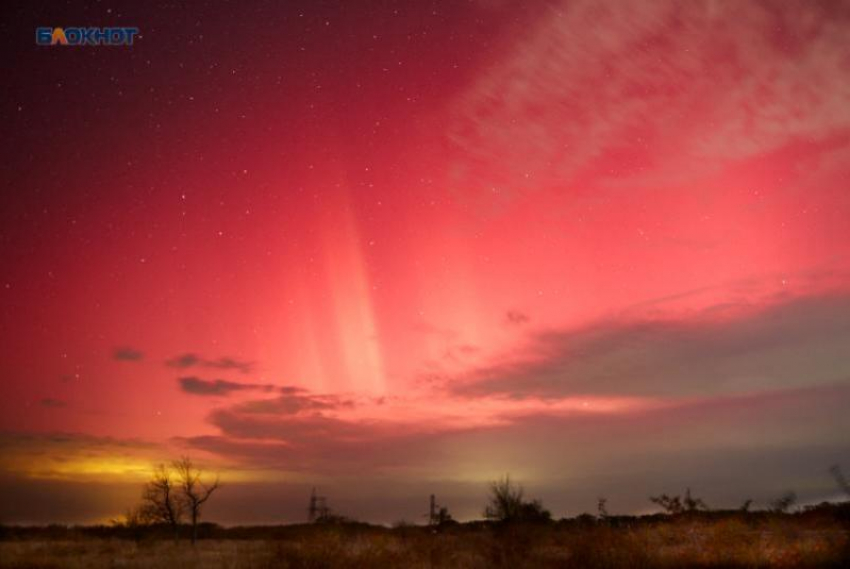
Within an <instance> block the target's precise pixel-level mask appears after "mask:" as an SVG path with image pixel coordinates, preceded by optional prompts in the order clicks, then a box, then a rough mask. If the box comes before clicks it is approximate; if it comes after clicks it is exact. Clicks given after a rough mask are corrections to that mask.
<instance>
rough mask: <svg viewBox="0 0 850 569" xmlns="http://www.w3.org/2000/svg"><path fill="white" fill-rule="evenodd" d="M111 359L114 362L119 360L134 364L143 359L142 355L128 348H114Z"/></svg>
mask: <svg viewBox="0 0 850 569" xmlns="http://www.w3.org/2000/svg"><path fill="white" fill-rule="evenodd" d="M112 357H113V358H115V359H116V360H121V361H125V362H136V361H139V360H141V359H142V358H143V357H144V354H143V353H142V352H140V351H139V350H137V349H135V348H131V347H129V346H121V347H118V348H115V350H114V351H113V352H112Z"/></svg>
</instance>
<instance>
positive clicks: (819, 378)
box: [444, 295, 850, 399]
mask: <svg viewBox="0 0 850 569" xmlns="http://www.w3.org/2000/svg"><path fill="white" fill-rule="evenodd" d="M731 310H732V313H731V314H727V313H726V311H725V309H721V310H712V309H711V308H709V309H706V310H705V311H704V312H703V313H700V314H698V315H692V316H690V317H688V318H685V319H678V320H677V319H660V320H651V319H650V320H625V321H621V320H608V321H603V322H599V323H596V324H593V325H590V326H587V327H584V328H581V329H569V330H555V331H546V332H540V333H536V334H534V335H533V336H531V337H530V339H529V341H528V343H527V344H526V345H525V346H524V347H522V348H519V349H517V350H516V351H515V352H513V353H511V354H508V355H506V356H504V357H502V358H500V359H499V360H498V361H495V362H492V363H491V364H489V365H486V366H483V367H480V368H478V369H475V370H473V371H471V372H469V373H467V374H465V375H464V376H461V377H450V378H444V385H445V387H446V389H448V390H449V391H451V392H452V393H453V394H455V395H459V396H467V397H481V396H501V397H507V398H514V399H522V398H553V399H557V398H562V397H576V396H586V395H636V396H653V397H683V396H702V397H705V396H712V395H720V394H729V393H746V392H752V391H757V390H761V389H778V388H784V387H799V386H810V385H818V384H824V383H829V382H833V381H837V380H840V379H841V378H844V377H848V376H850V358H848V357H847V351H846V346H848V345H850V297H847V296H842V295H826V296H819V297H809V298H797V299H792V300H784V301H782V300H777V301H775V302H774V303H772V304H769V305H767V306H751V307H746V306H744V307H740V306H734V307H732V308H731Z"/></svg>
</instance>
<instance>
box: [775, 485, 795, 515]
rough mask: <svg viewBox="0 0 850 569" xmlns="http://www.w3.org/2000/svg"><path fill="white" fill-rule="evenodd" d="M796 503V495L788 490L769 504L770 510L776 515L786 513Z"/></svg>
mask: <svg viewBox="0 0 850 569" xmlns="http://www.w3.org/2000/svg"><path fill="white" fill-rule="evenodd" d="M796 502H797V494H796V492H793V491H791V490H789V491H788V492H786V493H785V494H783V495H782V496H780V497H779V498H777V499H776V500H773V501H772V502H771V503H770V510H771V511H772V512H774V513H776V514H784V513H786V512H787V511H788V510H789V509H790V508H791V506H793V505H794V504H795V503H796Z"/></svg>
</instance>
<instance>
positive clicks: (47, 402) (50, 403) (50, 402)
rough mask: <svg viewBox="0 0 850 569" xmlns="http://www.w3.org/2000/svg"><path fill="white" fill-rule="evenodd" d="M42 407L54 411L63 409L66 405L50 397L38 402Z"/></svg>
mask: <svg viewBox="0 0 850 569" xmlns="http://www.w3.org/2000/svg"><path fill="white" fill-rule="evenodd" d="M38 404H39V405H41V406H42V407H49V408H52V409H55V408H57V407H64V406H65V405H66V403H65V402H64V401H62V400H61V399H54V398H52V397H45V398H44V399H42V400H41V401H39V402H38Z"/></svg>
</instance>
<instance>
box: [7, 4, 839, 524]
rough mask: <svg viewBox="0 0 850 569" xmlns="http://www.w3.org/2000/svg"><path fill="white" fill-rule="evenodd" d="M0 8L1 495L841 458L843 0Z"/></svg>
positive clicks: (410, 511) (695, 483) (591, 475)
mask: <svg viewBox="0 0 850 569" xmlns="http://www.w3.org/2000/svg"><path fill="white" fill-rule="evenodd" d="M2 11H3V14H2V17H0V31H2V39H0V45H2V48H3V52H4V53H5V54H6V56H5V57H4V58H3V59H4V62H5V63H4V66H3V86H4V89H3V91H4V96H3V97H2V102H0V118H2V125H3V128H2V132H3V136H2V141H3V148H2V168H0V307H2V310H0V522H4V523H10V522H32V523H46V522H54V521H55V522H86V523H90V522H97V521H104V520H107V519H109V518H111V517H115V516H117V515H119V514H120V513H121V512H123V511H125V510H126V509H127V508H128V507H129V506H131V505H132V504H133V503H134V502H136V501H138V498H139V493H140V486H141V484H142V483H143V482H144V480H145V478H146V476H147V472H148V469H149V468H150V466H151V465H152V464H154V463H157V462H162V461H168V460H171V459H173V458H176V457H179V456H180V455H183V454H188V455H190V456H192V457H193V458H194V459H195V460H196V461H197V462H199V463H201V464H202V465H204V466H205V467H206V468H208V469H209V470H210V471H217V472H220V473H221V479H222V482H223V487H222V490H221V491H220V492H219V493H218V494H217V495H216V497H215V499H214V500H211V501H210V504H209V508H208V510H207V512H206V513H205V515H206V517H208V518H209V519H213V520H216V521H219V522H222V523H226V524H231V523H276V522H295V521H303V520H304V519H305V517H306V506H307V499H308V497H309V492H310V488H311V487H312V486H317V487H318V488H319V489H320V491H321V493H322V494H323V495H326V496H328V498H329V505H330V506H331V507H332V508H334V510H335V511H338V512H340V513H342V514H346V515H349V516H352V517H356V518H359V519H363V520H367V521H374V522H384V523H389V522H393V521H396V520H399V519H407V520H409V521H413V522H421V521H422V520H423V518H422V515H423V514H424V513H425V512H426V511H427V500H428V495H429V494H431V493H436V494H437V496H438V499H439V501H440V503H441V504H444V505H446V506H448V507H449V509H450V511H451V512H452V513H453V514H454V515H455V516H456V517H457V518H460V519H471V518H476V517H480V516H481V512H482V509H483V505H484V501H485V494H486V491H487V482H488V481H489V480H492V479H494V478H497V477H498V476H500V475H502V474H504V473H510V474H511V475H512V477H513V478H514V479H516V480H518V481H520V482H521V483H523V484H524V486H525V487H526V490H527V492H528V493H529V495H531V496H534V497H539V498H541V499H542V501H543V503H544V505H545V506H547V507H549V508H550V509H551V510H552V511H553V513H554V514H555V515H556V516H564V515H576V514H579V513H581V512H584V511H594V510H595V507H596V501H597V498H598V497H600V496H605V497H607V498H608V508H609V510H610V511H611V512H614V513H640V512H646V511H651V510H652V504H650V503H649V500H648V496H650V495H654V494H659V493H661V492H667V493H679V492H682V491H684V489H685V487H690V488H691V489H692V491H693V492H694V494H695V495H698V496H700V497H702V498H703V499H704V500H705V501H706V502H707V503H708V504H709V505H710V506H714V507H737V506H739V505H740V504H741V503H742V502H743V501H744V500H745V499H748V498H752V499H754V500H755V501H756V504H757V505H761V506H765V505H766V504H767V503H768V502H769V501H770V500H772V499H775V498H777V497H778V496H779V495H781V494H783V493H784V492H786V491H788V490H794V491H796V492H797V494H798V496H799V497H800V500H801V502H803V503H806V502H814V501H820V500H823V499H830V498H832V497H834V496H836V495H838V491H837V489H836V487H835V484H834V482H833V481H832V479H831V478H830V476H829V472H828V471H829V467H830V466H831V465H833V464H843V465H844V466H845V468H850V436H848V433H850V430H848V429H850V413H848V412H847V409H848V405H850V41H848V38H850V2H842V1H825V2H804V1H800V2H780V1H775V2H756V1H749V2H732V1H726V2H724V1H716V2H714V1H705V2H698V1H694V2H667V1H655V2H597V1H591V0H576V1H567V0H551V1H543V0H532V1H530V2H522V1H510V0H473V1H461V0H456V1H423V2H413V1H407V2H403V1H398V2H393V1H390V0H387V1H383V2H372V1H359V0H358V1H356V2H320V1H301V2H297V1H282V2H272V1H260V2H252V1H248V0H241V1H238V2H210V3H201V2H195V3H188V2H187V3H182V2H179V3H178V2H168V3H163V2H156V1H152V2H136V3H124V4H122V3H119V2H109V1H106V0H104V1H102V2H67V3H63V4H60V3H57V2H8V3H4V5H3V8H2ZM76 25H84V26H134V27H138V28H139V29H140V33H139V37H138V38H137V40H136V42H135V44H134V45H133V46H131V47H130V46H123V47H122V46H95V47H92V46H89V47H74V46H60V45H57V46H37V45H36V44H35V29H36V28H37V27H40V26H51V27H52V26H63V27H64V26H76Z"/></svg>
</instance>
